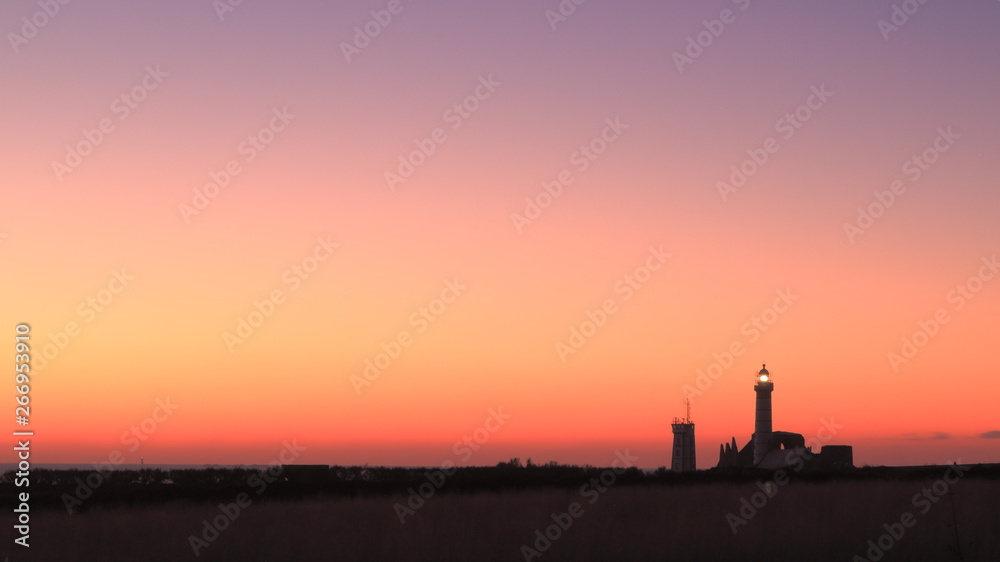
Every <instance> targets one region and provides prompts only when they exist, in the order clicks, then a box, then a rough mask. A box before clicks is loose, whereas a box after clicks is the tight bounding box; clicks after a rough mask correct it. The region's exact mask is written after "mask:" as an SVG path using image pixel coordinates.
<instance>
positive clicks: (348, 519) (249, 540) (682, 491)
mask: <svg viewBox="0 0 1000 562" xmlns="http://www.w3.org/2000/svg"><path fill="white" fill-rule="evenodd" d="M931 483H932V481H927V482H920V481H891V482H883V481H838V482H830V483H823V484H807V483H797V482H792V483H790V484H788V485H786V486H783V487H780V488H779V489H778V493H777V494H776V495H775V496H774V497H773V498H771V499H770V500H769V502H768V504H767V505H766V506H765V507H764V508H763V509H761V510H760V512H759V513H758V514H757V515H755V516H754V517H753V518H752V519H751V520H750V521H749V522H748V524H747V525H744V526H742V527H741V528H740V530H739V533H738V534H736V535H733V533H732V532H731V530H730V526H729V524H728V523H727V522H726V513H728V512H734V513H735V512H736V511H737V510H738V509H739V507H740V498H741V497H749V496H750V494H752V493H754V492H755V491H757V487H756V485H754V484H752V483H750V484H733V483H710V484H700V485H693V486H683V487H682V486H672V487H657V486H635V487H626V486H619V487H612V488H611V489H609V490H608V491H607V492H606V493H604V494H602V495H601V496H600V497H599V499H598V500H597V501H596V502H595V503H594V504H593V505H591V504H588V503H587V501H586V499H585V498H583V497H581V496H580V494H579V493H578V492H577V491H576V490H541V491H528V492H510V493H503V494H491V493H482V494H474V495H457V494H452V495H449V494H442V495H438V496H436V497H432V498H430V499H429V500H428V501H427V503H426V505H425V506H424V507H423V508H422V509H420V510H418V511H417V512H416V514H415V515H412V516H411V517H409V518H408V519H407V522H406V524H405V525H400V523H399V521H398V519H397V518H396V515H395V513H394V512H393V509H392V506H393V504H394V503H395V502H396V501H397V500H402V498H386V497H383V498H353V499H335V498H328V499H310V500H301V501H288V502H284V501H260V500H259V499H257V501H256V502H255V504H254V505H251V506H250V507H248V508H246V509H245V510H244V511H243V513H242V514H241V515H240V516H239V517H238V518H237V519H236V521H234V522H233V523H232V524H231V525H230V527H229V528H228V529H227V530H225V531H223V532H222V533H221V534H220V536H219V538H218V539H217V540H215V541H214V542H212V543H211V545H210V546H209V547H208V548H205V549H204V550H203V551H202V553H201V556H200V557H199V558H198V559H199V560H275V561H277V560H413V561H423V560H428V561H429V560H434V561H447V560H477V561H490V560H497V561H500V560H503V561H510V560H523V559H524V558H523V557H522V555H521V552H520V549H521V546H522V545H524V544H529V545H530V544H531V543H533V542H534V540H535V534H534V533H535V530H536V529H544V527H545V526H547V525H548V524H550V523H551V522H552V520H551V518H550V514H552V513H562V512H564V511H566V509H567V507H568V506H569V504H570V503H571V502H574V501H578V502H580V503H581V504H582V505H583V509H584V513H583V515H582V516H581V517H580V518H579V519H576V520H575V521H574V522H573V525H572V526H571V527H570V528H569V529H568V530H567V531H565V532H563V533H562V535H563V536H562V537H561V538H560V539H559V540H556V541H554V543H553V544H552V546H551V548H550V549H548V551H546V552H545V553H544V554H543V555H542V556H541V557H540V558H535V560H542V561H546V562H547V561H569V560H573V561H577V560H601V561H615V560H623V561H624V560H628V561H632V560H668V559H669V560H736V559H742V560H845V561H846V560H851V559H852V556H854V555H856V554H859V555H861V556H862V557H864V552H865V550H866V549H867V546H866V542H867V541H868V539H877V538H878V536H879V535H880V534H882V533H883V532H884V530H883V528H882V525H883V524H884V523H890V522H895V521H898V520H899V518H900V515H902V513H903V512H904V511H910V512H913V513H914V515H915V516H916V519H917V523H916V525H915V526H914V527H913V528H912V529H908V530H907V531H906V535H905V536H904V537H903V538H902V539H901V540H900V541H899V542H898V544H896V545H895V546H894V547H893V548H892V549H890V551H889V553H888V554H887V555H886V556H885V557H884V558H882V560H958V558H957V557H956V556H955V555H954V553H953V552H952V550H950V549H949V545H951V544H953V543H954V535H953V530H952V528H951V526H950V525H951V523H952V513H951V505H950V503H949V499H948V498H945V499H943V500H942V501H941V502H939V503H937V504H934V506H933V507H932V508H931V509H930V510H929V511H928V512H927V513H926V514H920V513H919V511H920V510H919V509H917V508H915V507H914V506H913V504H912V503H911V500H912V497H913V495H914V494H916V493H919V492H920V490H921V488H922V487H924V486H928V485H930V484H931ZM954 489H955V491H956V492H957V494H958V495H957V503H956V505H957V515H958V519H959V522H960V524H961V527H960V532H961V538H962V543H963V544H962V549H963V551H964V553H965V555H966V556H965V560H1000V538H998V537H1000V483H998V482H997V481H992V480H972V479H970V480H965V481H960V482H959V483H958V484H957V485H955V487H954ZM255 499H256V498H255ZM218 513H219V511H218V509H217V508H216V507H214V506H212V505H209V504H204V505H195V504H180V503H172V504H166V505H158V506H153V507H149V508H122V509H95V510H92V511H90V512H87V513H86V514H84V515H78V516H68V515H66V514H65V513H61V512H40V513H36V514H35V516H34V517H33V520H32V524H33V525H32V529H33V532H32V536H31V538H32V547H31V551H32V552H31V554H32V555H33V556H32V557H31V558H32V559H35V560H64V561H72V560H189V559H194V556H193V553H192V550H191V548H190V547H189V545H188V536H189V535H191V534H199V535H200V533H201V529H202V520H203V519H205V518H209V517H214V516H215V515H217V514H218Z"/></svg>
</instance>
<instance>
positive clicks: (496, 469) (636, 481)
mask: <svg viewBox="0 0 1000 562" xmlns="http://www.w3.org/2000/svg"><path fill="white" fill-rule="evenodd" d="M946 469H947V467H946V466H921V467H863V468H856V469H852V470H844V471H837V472H820V471H805V470H803V471H802V472H801V473H794V474H790V475H789V477H790V479H791V480H792V481H803V482H823V481H828V480H844V479H851V480H858V479H860V480H928V479H930V480H934V479H937V478H941V477H942V475H943V474H944V471H945V470H946ZM606 471H613V472H614V474H615V477H614V485H615V486H636V485H654V486H658V485H691V484H697V483H705V482H720V481H728V482H749V481H755V480H768V479H770V478H772V477H773V471H764V470H758V469H747V468H737V469H725V470H720V469H710V470H702V471H697V472H686V473H675V472H672V471H670V470H667V469H666V468H665V467H660V468H658V469H656V470H655V471H644V470H640V469H638V468H635V467H631V468H625V469H623V468H616V469H612V468H607V467H595V466H590V465H586V466H576V465H561V464H556V463H554V462H550V463H548V464H543V465H536V464H531V461H530V460H529V461H528V463H527V464H522V463H521V462H520V460H519V459H516V458H515V459H511V460H510V461H507V462H501V463H498V464H497V465H496V466H490V467H486V466H473V467H461V468H448V469H445V468H433V467H432V468H405V467H386V466H367V465H366V466H337V465H334V466H325V465H287V466H272V467H269V468H266V469H260V468H242V467H240V468H200V469H192V468H188V469H171V470H163V469H141V470H127V469H123V470H109V471H104V472H97V471H95V470H47V469H33V470H32V471H31V486H30V488H27V489H26V488H17V487H15V485H14V478H15V477H14V474H15V471H13V470H11V471H8V472H6V473H4V474H3V475H2V476H0V498H2V499H3V501H4V502H5V504H6V505H14V499H15V498H16V495H17V493H18V492H22V491H25V490H27V491H29V492H30V493H31V506H32V508H34V509H44V508H57V509H71V510H72V511H73V512H74V513H79V512H84V511H86V510H88V509H91V508H93V507H97V506H106V505H133V504H135V505H142V504H148V503H151V502H153V503H155V502H165V501H173V500H194V501H207V502H215V501H231V500H232V498H233V497H235V496H236V494H238V493H240V492H247V493H250V494H251V497H253V498H254V500H255V501H257V499H258V498H259V499H261V500H264V501H269V500H286V499H297V498H303V497H313V496H341V497H351V496H359V495H360V496H378V495H394V494H400V493H403V494H405V493H408V491H409V490H410V489H413V488H416V487H418V486H420V485H421V484H423V483H425V482H432V483H435V488H436V493H440V494H454V493H458V494H467V493H481V492H492V493H500V492H503V491H510V490H525V489H532V488H566V489H573V488H578V487H580V486H583V485H585V484H587V483H591V482H593V481H594V480H595V479H597V481H598V482H599V481H600V479H601V476H602V473H605V472H606ZM442 477H443V479H442ZM965 477H967V478H986V479H1000V464H981V465H972V466H971V468H970V469H969V471H968V472H967V473H966V476H965ZM604 478H605V481H607V480H608V478H609V476H608V475H604Z"/></svg>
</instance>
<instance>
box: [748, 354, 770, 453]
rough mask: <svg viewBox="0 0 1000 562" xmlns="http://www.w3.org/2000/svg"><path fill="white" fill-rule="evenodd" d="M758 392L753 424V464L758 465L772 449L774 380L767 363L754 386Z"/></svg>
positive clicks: (758, 374) (762, 366)
mask: <svg viewBox="0 0 1000 562" xmlns="http://www.w3.org/2000/svg"><path fill="white" fill-rule="evenodd" d="M753 391H754V392H755V393H757V414H756V417H755V418H754V420H755V421H754V426H753V464H754V465H758V464H760V461H762V460H764V456H765V455H767V452H768V451H770V450H771V434H772V430H771V392H773V391H774V381H772V380H771V373H769V372H767V364H763V365H761V369H760V371H758V372H757V384H755V385H754V386H753Z"/></svg>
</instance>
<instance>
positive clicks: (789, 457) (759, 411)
mask: <svg viewBox="0 0 1000 562" xmlns="http://www.w3.org/2000/svg"><path fill="white" fill-rule="evenodd" d="M753 390H754V393H755V394H756V395H757V407H756V409H755V416H754V432H753V435H752V436H751V437H750V441H749V442H748V443H747V444H746V445H744V446H743V448H742V449H740V448H738V447H737V445H736V438H735V437H734V438H733V439H732V441H731V442H730V443H725V444H723V445H719V464H717V465H716V466H717V467H719V468H728V467H757V468H766V469H770V470H775V469H779V468H787V467H790V466H798V467H802V466H809V467H810V468H820V469H838V468H851V467H853V466H854V449H853V448H852V447H850V446H848V445H826V446H823V447H821V448H820V451H819V452H815V453H814V452H813V451H812V448H811V447H806V441H805V438H804V437H803V436H802V435H801V434H799V433H791V432H788V431H774V430H773V429H772V426H771V393H772V392H773V391H774V380H773V377H772V376H771V373H770V372H768V370H767V365H766V364H765V365H762V366H761V370H760V371H758V372H757V382H756V384H755V385H754V387H753ZM676 432H677V431H676V430H674V433H675V436H674V443H676V442H677V437H676ZM693 432H694V431H693V429H692V434H693ZM692 441H693V438H692ZM675 447H676V445H675Z"/></svg>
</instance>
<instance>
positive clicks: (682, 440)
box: [670, 400, 697, 472]
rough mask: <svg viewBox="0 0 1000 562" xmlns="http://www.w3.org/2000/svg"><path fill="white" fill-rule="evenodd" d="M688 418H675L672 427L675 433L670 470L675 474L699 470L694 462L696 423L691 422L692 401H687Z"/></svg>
mask: <svg viewBox="0 0 1000 562" xmlns="http://www.w3.org/2000/svg"><path fill="white" fill-rule="evenodd" d="M686 403H687V418H686V419H683V420H681V419H678V418H674V423H672V424H670V427H671V428H672V429H673V431H674V452H673V455H672V458H671V461H670V469H671V470H673V471H674V472H690V471H693V470H697V467H696V466H695V462H694V422H693V421H691V401H690V400H687V402H686Z"/></svg>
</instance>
